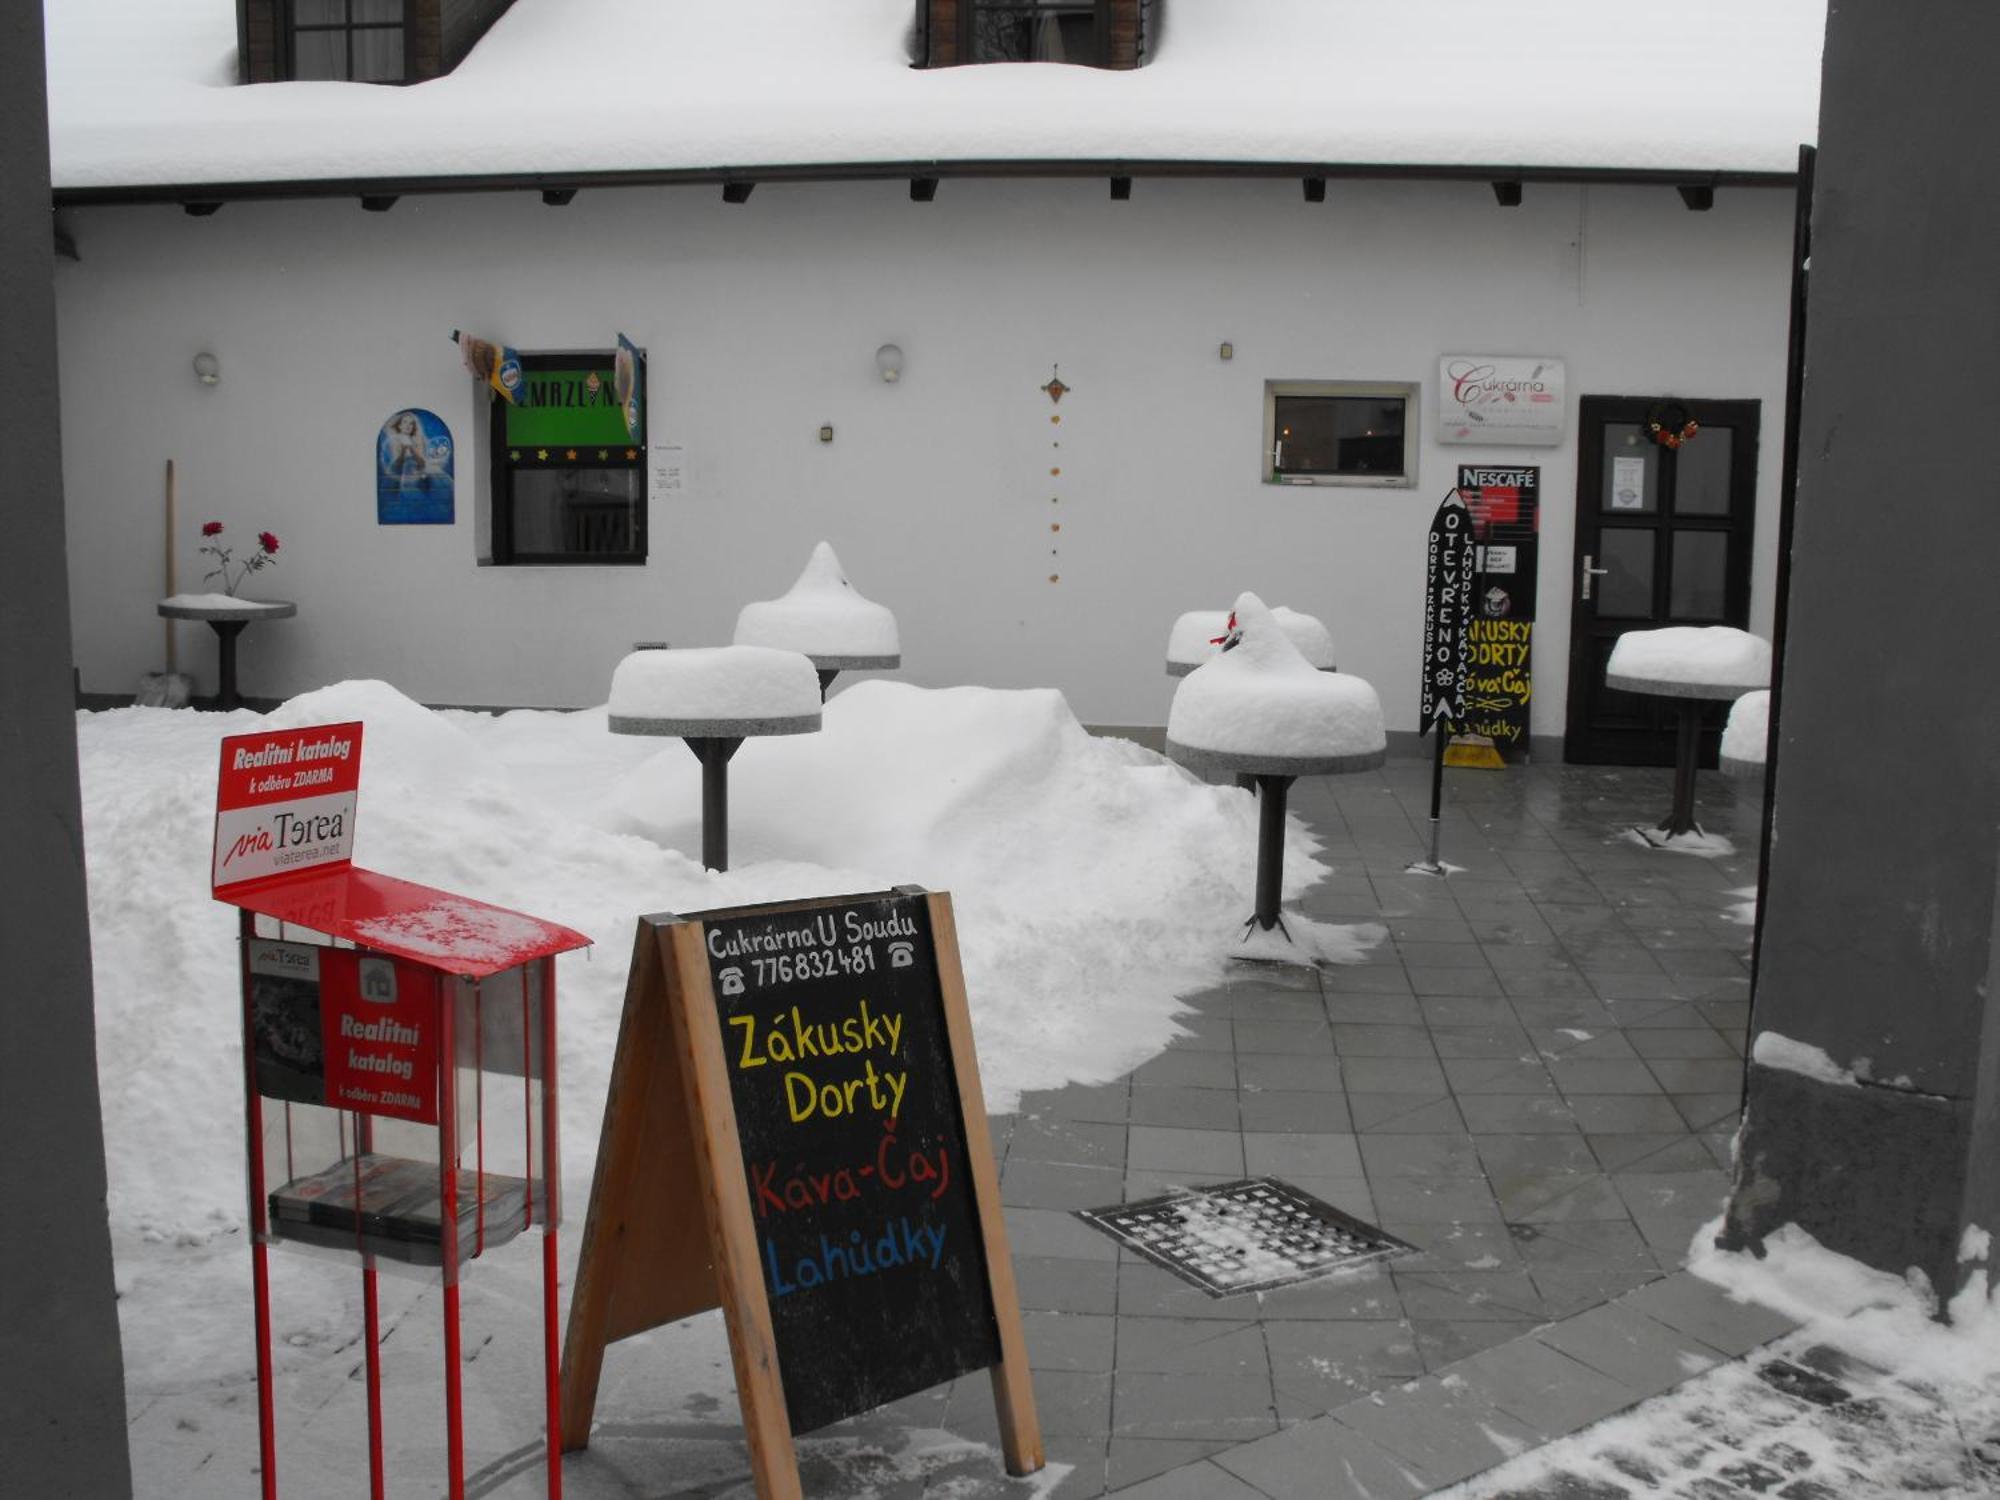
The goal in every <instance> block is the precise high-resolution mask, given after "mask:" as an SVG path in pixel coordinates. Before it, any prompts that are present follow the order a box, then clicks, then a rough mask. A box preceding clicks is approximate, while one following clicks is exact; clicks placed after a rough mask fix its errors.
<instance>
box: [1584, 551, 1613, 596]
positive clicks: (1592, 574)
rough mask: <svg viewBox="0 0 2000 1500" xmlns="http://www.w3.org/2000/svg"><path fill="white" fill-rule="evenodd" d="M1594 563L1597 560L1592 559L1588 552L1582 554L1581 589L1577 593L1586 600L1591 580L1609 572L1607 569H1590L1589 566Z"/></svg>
mask: <svg viewBox="0 0 2000 1500" xmlns="http://www.w3.org/2000/svg"><path fill="white" fill-rule="evenodd" d="M1596 561H1597V559H1596V558H1594V557H1592V556H1591V555H1590V554H1589V553H1588V552H1586V553H1584V554H1583V579H1582V583H1583V587H1582V589H1581V590H1580V591H1579V592H1580V593H1581V595H1582V597H1583V598H1584V599H1586V600H1588V599H1589V598H1590V580H1591V579H1593V578H1602V577H1603V576H1604V575H1605V574H1606V573H1609V572H1610V571H1611V570H1610V569H1609V568H1596V567H1592V566H1591V564H1592V563H1594V562H1596Z"/></svg>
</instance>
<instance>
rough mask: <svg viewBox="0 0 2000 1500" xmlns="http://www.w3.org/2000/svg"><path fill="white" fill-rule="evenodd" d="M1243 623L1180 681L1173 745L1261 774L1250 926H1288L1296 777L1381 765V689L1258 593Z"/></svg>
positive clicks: (1194, 762) (1203, 767)
mask: <svg viewBox="0 0 2000 1500" xmlns="http://www.w3.org/2000/svg"><path fill="white" fill-rule="evenodd" d="M1236 624H1237V628H1238V635H1239V638H1238V640H1237V643H1236V644H1235V645H1234V646H1233V647H1231V648H1230V649H1228V650H1226V651H1223V652H1222V653H1221V654H1220V655H1218V656H1216V657H1215V658H1214V659H1213V660H1211V661H1208V662H1205V663H1203V664H1202V665H1201V666H1200V667H1198V668H1197V669H1196V670H1194V671H1192V672H1190V673H1189V674H1188V676H1187V677H1186V679H1185V680H1184V681H1183V682H1182V683H1181V685H1180V687H1179V688H1177V689H1176V690H1175V692H1174V703H1173V707H1172V708H1171V709H1170V710H1169V711H1168V714H1167V754H1168V755H1169V756H1170V757H1171V758H1172V759H1174V760H1176V761H1179V762H1180V763H1181V764H1182V765H1184V766H1186V767H1187V768H1188V769H1189V770H1192V771H1227V772H1234V773H1236V774H1238V775H1247V776H1249V777H1251V778H1252V779H1253V780H1254V782H1255V784H1256V789H1257V794H1258V811H1257V909H1256V911H1255V913H1254V914H1253V915H1252V916H1251V918H1250V920H1249V921H1248V922H1246V923H1244V924H1243V925H1244V927H1245V928H1246V929H1248V928H1249V927H1251V926H1252V925H1253V924H1254V925H1255V926H1257V927H1260V928H1262V929H1263V930H1265V931H1266V932H1268V931H1270V929H1271V928H1273V927H1276V928H1278V929H1279V930H1280V931H1284V922H1283V921H1282V919H1281V918H1280V917H1279V915H1278V904H1279V900H1280V898H1281V896H1282V893H1283V889H1284V874H1285V801H1286V798H1287V796H1288V794H1289V793H1290V791H1291V786H1292V783H1293V782H1294V781H1296V780H1297V779H1298V778H1299V777H1301V776H1329V775H1331V776H1338V775H1342V774H1344V773H1346V772H1349V771H1372V770H1373V769H1375V767H1377V766H1379V765H1381V764H1382V762H1383V759H1384V758H1385V756H1386V754H1387V750H1388V743H1387V740H1386V738H1385V737H1384V735H1383V732H1382V705H1381V702H1380V701H1379V700H1378V699H1377V698H1376V696H1375V689H1373V688H1372V687H1370V686H1369V685H1368V684H1367V683H1365V682H1363V681H1362V680H1361V679H1360V678H1359V677H1354V676H1351V675H1346V674H1340V673H1330V672H1326V671H1322V670H1320V669H1318V668H1315V667H1314V666H1313V665H1312V664H1311V663H1310V662H1308V661H1307V660H1306V658H1305V657H1304V656H1302V655H1300V654H1299V650H1298V647H1296V646H1294V645H1293V644H1292V642H1291V639H1290V637H1289V636H1287V635H1286V633H1285V631H1284V630H1283V629H1282V628H1281V627H1280V626H1279V624H1278V623H1277V622H1276V621H1275V620H1274V619H1273V618H1272V611H1270V610H1268V609H1266V608H1265V607H1264V603H1263V601H1262V600H1260V599H1259V598H1258V597H1257V596H1256V595H1255V594H1245V595H1243V597H1242V598H1240V599H1238V600H1237V601H1236ZM1285 935H1286V936H1287V937H1290V936H1291V934H1290V933H1289V932H1286V934H1285Z"/></svg>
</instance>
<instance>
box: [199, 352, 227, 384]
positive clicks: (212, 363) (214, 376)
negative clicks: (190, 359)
mask: <svg viewBox="0 0 2000 1500" xmlns="http://www.w3.org/2000/svg"><path fill="white" fill-rule="evenodd" d="M194 378H195V379H196V380H199V381H200V382H201V383H202V384H203V385H216V384H219V383H220V382H221V380H222V361H221V360H219V359H217V358H216V357H215V356H214V355H213V354H210V353H209V352H208V351H207V350H206V349H204V350H203V351H202V352H201V353H199V354H197V355H196V356H195V357H194Z"/></svg>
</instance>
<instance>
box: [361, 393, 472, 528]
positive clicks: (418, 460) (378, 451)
mask: <svg viewBox="0 0 2000 1500" xmlns="http://www.w3.org/2000/svg"><path fill="white" fill-rule="evenodd" d="M453 519H454V516H453V505H452V463H451V429H450V428H449V427H447V426H445V425H444V423H443V422H442V421H441V420H439V418H438V417H437V416H436V415H435V414H433V413H431V412H427V411H422V410H419V409H417V408H414V407H412V408H410V409H409V410H406V411H399V412H397V413H396V414H395V415H394V416H393V417H391V418H389V420H388V421H386V422H384V423H383V424H382V430H381V432H379V433H378V434H376V437H375V522H376V524H377V525H379V526H449V525H451V524H452V521H453Z"/></svg>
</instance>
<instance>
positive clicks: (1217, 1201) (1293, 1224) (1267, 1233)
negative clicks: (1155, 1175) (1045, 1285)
mask: <svg viewBox="0 0 2000 1500" xmlns="http://www.w3.org/2000/svg"><path fill="white" fill-rule="evenodd" d="M1077 1217H1078V1218H1079V1219H1082V1220H1083V1221H1084V1222H1085V1223H1087V1224H1094V1225H1095V1226H1097V1228H1099V1229H1101V1230H1103V1231H1104V1232H1105V1233H1106V1234H1108V1235H1110V1236H1111V1237H1112V1238H1113V1239H1115V1240H1117V1241H1118V1242H1119V1243H1120V1244H1122V1245H1129V1246H1130V1247H1131V1248H1132V1249H1133V1250H1135V1251H1137V1252H1138V1253H1139V1254H1140V1255H1143V1256H1144V1257H1145V1258H1146V1259H1147V1260H1150V1261H1151V1262H1152V1263H1153V1264H1154V1265H1156V1266H1160V1267H1163V1268H1164V1269H1166V1270H1169V1271H1171V1272H1173V1273H1174V1275H1176V1276H1178V1277H1180V1278H1181V1280H1183V1281H1191V1282H1193V1283H1194V1284H1195V1285H1196V1286H1198V1287H1200V1288H1201V1289H1202V1290H1203V1291H1205V1292H1207V1293H1208V1294H1209V1295H1210V1296H1211V1297H1231V1296H1235V1295H1237V1294H1238V1293H1241V1292H1264V1291H1269V1290H1271V1289H1272V1288H1273V1287H1281V1286H1290V1285H1292V1284H1293V1283H1294V1282H1299V1281H1309V1280H1311V1279H1312V1278H1313V1277H1315V1276H1324V1275H1326V1274H1328V1273H1329V1272H1332V1271H1339V1270H1344V1269H1345V1268H1347V1267H1348V1266H1355V1265H1361V1264H1363V1263H1364V1262H1367V1261H1371V1260H1381V1259H1384V1258H1385V1257H1388V1256H1391V1255H1401V1254H1405V1253H1407V1252H1409V1251H1412V1250H1414V1249H1415V1248H1416V1247H1415V1246H1414V1245H1409V1244H1405V1243H1404V1242H1403V1241H1402V1240H1399V1239H1397V1238H1396V1237H1395V1236H1394V1235H1390V1234H1384V1233H1383V1232H1382V1231H1381V1230H1379V1229H1377V1228H1375V1226H1374V1225H1372V1224H1364V1223H1362V1222H1361V1220H1359V1219H1357V1218H1355V1217H1354V1216H1353V1215H1352V1214H1344V1213H1342V1212H1341V1211H1340V1210H1339V1209H1337V1208H1335V1207H1334V1206H1333V1205H1332V1204H1330V1203H1322V1202H1320V1200H1319V1199H1317V1198H1315V1197H1313V1196H1312V1195H1311V1194H1310V1193H1302V1192H1300V1191H1299V1190H1298V1189H1297V1188H1295V1187H1293V1186H1291V1184H1289V1183H1285V1182H1280V1181H1278V1179H1277V1178H1275V1177H1252V1178H1246V1179H1244V1180H1243V1181H1241V1182H1225V1183H1222V1184H1220V1185H1219V1186H1216V1187H1207V1188H1195V1189H1193V1190H1191V1191H1188V1192H1180V1193H1168V1194H1166V1195H1165V1196H1164V1197H1159V1198H1148V1199H1146V1201H1145V1202H1143V1203H1123V1204H1118V1205H1116V1206H1114V1207H1111V1208H1086V1209H1079V1210H1078V1211H1077Z"/></svg>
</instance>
